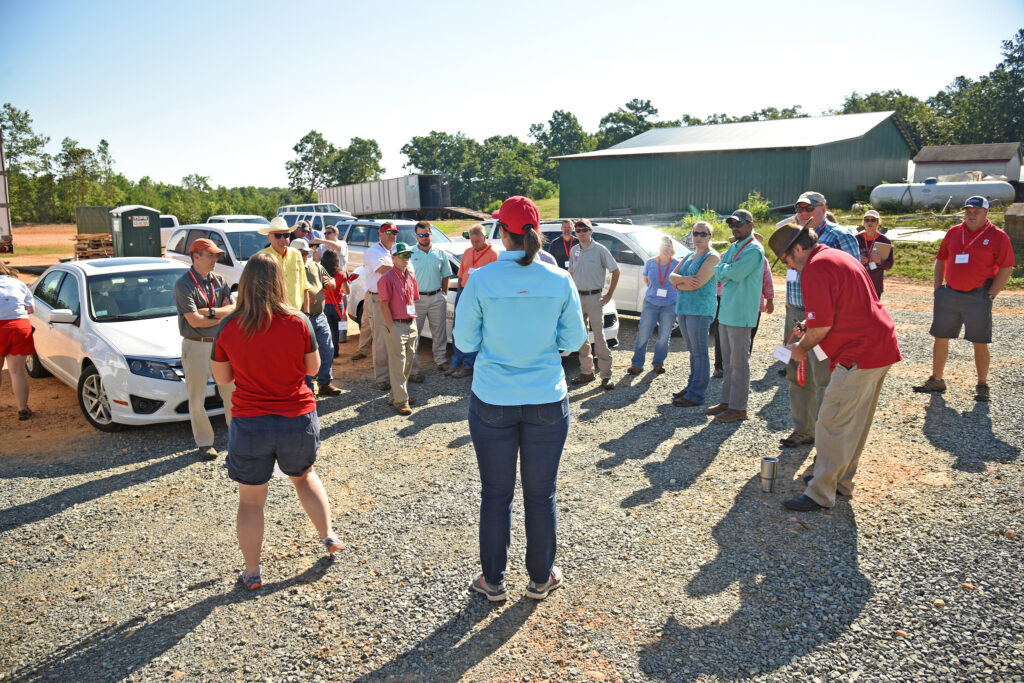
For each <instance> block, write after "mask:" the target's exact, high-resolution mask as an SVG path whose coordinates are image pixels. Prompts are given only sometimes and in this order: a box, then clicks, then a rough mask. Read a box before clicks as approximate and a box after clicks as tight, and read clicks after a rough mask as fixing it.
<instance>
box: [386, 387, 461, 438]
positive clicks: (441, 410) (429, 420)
mask: <svg viewBox="0 0 1024 683" xmlns="http://www.w3.org/2000/svg"><path fill="white" fill-rule="evenodd" d="M426 393H427V392H423V394H424V395H425V394H426ZM468 419H469V394H468V393H467V394H466V396H464V397H462V398H460V399H459V400H458V401H454V402H448V403H442V404H435V405H431V406H421V405H420V403H419V402H417V403H416V405H415V406H413V411H412V415H409V416H408V417H407V418H406V420H408V422H409V424H407V425H406V426H404V427H402V428H401V429H399V430H398V436H414V435H415V434H418V433H420V432H422V431H423V430H424V429H426V428H427V427H430V426H432V425H436V424H442V423H444V424H453V423H455V422H465V421H466V420H468ZM466 432H467V433H468V432H469V426H468V425H467V426H466Z"/></svg>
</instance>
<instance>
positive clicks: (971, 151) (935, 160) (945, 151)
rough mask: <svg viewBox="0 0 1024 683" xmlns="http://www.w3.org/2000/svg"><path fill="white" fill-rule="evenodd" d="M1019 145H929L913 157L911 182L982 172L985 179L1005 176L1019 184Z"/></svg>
mask: <svg viewBox="0 0 1024 683" xmlns="http://www.w3.org/2000/svg"><path fill="white" fill-rule="evenodd" d="M1021 154H1022V153H1021V144H1020V143H1019V142H995V143H991V144H984V145H929V146H927V147H922V148H921V151H920V152H918V153H917V156H915V157H914V159H913V161H914V182H915V183H923V182H924V181H925V179H926V178H937V177H939V176H940V175H952V174H954V173H963V172H964V171H981V172H983V173H985V174H986V175H992V176H1006V179H1007V180H1009V181H1011V182H1020V179H1021V178H1020V168H1021V160H1022V156H1021Z"/></svg>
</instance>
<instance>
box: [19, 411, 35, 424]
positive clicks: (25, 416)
mask: <svg viewBox="0 0 1024 683" xmlns="http://www.w3.org/2000/svg"><path fill="white" fill-rule="evenodd" d="M30 417H32V409H31V408H25V410H19V411H18V419H19V420H22V421H25V420H27V419H29V418H30Z"/></svg>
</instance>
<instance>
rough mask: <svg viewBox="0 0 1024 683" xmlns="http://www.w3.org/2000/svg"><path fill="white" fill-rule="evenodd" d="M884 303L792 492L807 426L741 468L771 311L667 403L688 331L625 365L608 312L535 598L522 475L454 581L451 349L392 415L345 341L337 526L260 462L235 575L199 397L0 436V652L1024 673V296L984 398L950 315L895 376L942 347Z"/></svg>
mask: <svg viewBox="0 0 1024 683" xmlns="http://www.w3.org/2000/svg"><path fill="white" fill-rule="evenodd" d="M886 303H887V304H889V305H890V311H891V312H892V314H893V316H894V318H895V319H896V321H897V325H898V332H899V338H900V345H901V348H902V350H903V354H904V357H905V361H904V362H903V363H901V364H899V365H898V366H896V367H894V368H893V370H892V371H891V373H890V375H889V377H888V379H887V380H886V384H885V388H884V390H883V394H882V399H881V402H880V405H879V411H878V415H877V416H876V419H875V426H874V431H873V432H872V439H871V443H870V444H869V445H868V448H867V449H866V451H865V453H864V457H863V459H862V467H861V472H860V473H859V474H858V489H857V491H856V492H855V495H854V497H853V499H852V500H851V499H840V501H839V502H838V504H837V505H836V507H835V508H833V510H831V511H829V512H818V513H809V514H800V513H791V512H787V511H786V510H784V509H783V508H782V507H781V506H780V505H779V501H780V500H781V499H782V498H784V497H789V496H791V495H794V494H796V493H798V492H799V491H800V490H801V487H800V486H799V485H798V480H797V477H798V475H799V474H802V473H803V472H804V470H805V469H806V468H807V467H808V466H809V464H810V462H811V456H812V453H813V450H812V449H810V448H801V449H796V450H793V451H785V452H783V453H782V454H781V458H782V462H781V468H780V476H781V481H780V482H779V486H778V487H777V489H776V492H774V493H771V494H766V493H762V492H761V489H760V483H759V479H758V471H759V463H758V461H759V459H760V457H761V456H763V455H774V454H778V447H777V445H776V444H777V441H778V438H779V437H781V436H785V435H786V434H787V433H788V432H789V427H790V425H789V418H788V399H787V390H786V387H785V380H783V379H782V378H780V377H778V376H777V374H776V369H777V367H778V366H777V365H774V364H773V363H772V359H771V357H770V351H771V348H772V347H773V346H774V344H775V343H776V340H777V339H779V337H781V324H782V316H781V315H778V314H776V315H774V316H770V317H766V318H764V320H763V323H762V328H761V331H760V333H759V335H758V339H757V342H756V344H755V351H754V356H753V360H752V367H753V369H752V376H753V382H752V384H753V389H752V398H751V410H750V412H751V415H752V419H750V420H748V421H746V422H744V423H740V424H732V425H717V424H712V423H711V422H710V420H709V418H706V417H705V416H704V415H703V414H702V412H700V411H699V410H697V411H695V410H685V409H678V408H674V407H672V406H671V405H669V403H668V399H669V394H670V393H671V392H672V391H675V390H677V389H679V388H681V386H682V383H683V382H685V378H686V364H687V360H686V355H685V353H683V352H679V349H680V347H681V340H680V339H678V338H676V339H673V342H672V344H673V353H672V354H671V355H670V356H669V360H668V362H667V366H666V367H667V368H668V372H667V373H666V374H665V375H660V376H655V375H653V374H651V375H648V374H643V375H639V376H637V377H628V376H626V375H625V369H626V367H628V365H629V358H630V354H631V347H632V341H633V335H634V334H635V330H636V320H635V319H629V318H625V319H624V320H623V325H622V335H621V342H622V344H621V346H620V347H619V349H618V350H616V351H615V352H614V356H615V379H616V380H617V381H619V386H618V387H617V388H616V389H615V391H612V392H610V393H605V392H604V391H601V390H600V389H599V388H597V385H596V383H595V384H592V385H590V386H589V387H584V388H581V389H575V390H573V392H572V412H573V425H572V428H571V431H570V436H569V441H568V443H567V445H566V449H565V454H564V456H563V459H562V467H561V472H560V477H559V515H560V517H559V522H560V529H559V541H560V545H559V550H558V560H557V561H558V564H559V565H560V566H561V567H562V568H563V570H564V572H565V577H566V585H565V586H564V588H562V589H560V590H558V591H556V592H554V593H553V594H552V596H551V598H549V599H548V600H547V601H545V602H541V603H537V602H535V601H533V600H530V599H529V598H526V597H525V594H524V591H525V587H526V583H527V581H528V579H527V576H526V574H525V570H524V568H523V565H522V558H523V551H524V548H523V532H522V507H521V498H518V497H517V501H516V512H515V515H516V516H515V517H514V520H513V525H514V526H513V530H514V531H513V543H512V550H511V566H510V573H509V588H510V597H509V600H508V602H507V603H505V604H504V605H499V606H491V605H489V604H488V603H487V602H486V601H485V600H484V599H483V598H482V596H479V595H476V594H473V593H471V592H470V591H469V590H468V584H469V581H470V580H471V579H472V578H473V577H474V576H475V575H476V573H477V572H478V566H479V565H478V560H477V550H476V535H477V523H476V516H477V505H478V478H477V473H476V463H475V457H474V454H473V450H472V445H471V443H470V440H469V433H468V429H467V425H466V421H465V415H466V405H467V401H466V394H467V392H468V390H469V380H468V379H465V380H452V379H449V378H446V377H443V376H440V375H437V374H429V375H428V376H427V381H426V382H425V383H424V384H422V385H413V388H414V395H416V396H418V397H419V398H420V399H421V407H418V408H417V410H416V411H415V412H414V414H413V415H412V416H411V417H408V418H403V417H400V416H397V415H395V414H394V412H393V411H392V410H390V409H389V408H388V407H387V406H386V405H385V402H384V399H383V396H381V394H380V392H378V391H376V389H375V388H374V386H373V382H372V381H371V379H370V370H369V365H368V364H366V362H365V361H361V362H360V363H358V364H355V367H354V369H353V370H351V371H350V372H349V374H348V375H347V377H346V378H345V380H344V381H343V385H344V386H345V393H344V394H343V395H342V396H339V397H336V398H332V399H328V400H325V401H322V402H321V403H320V415H321V425H322V437H323V439H324V444H323V448H322V450H321V454H320V459H319V462H318V464H317V470H318V471H319V473H320V476H321V478H322V479H323V480H324V483H325V485H326V487H327V490H328V494H329V496H330V498H331V502H332V505H333V506H334V518H335V523H336V526H335V528H336V530H337V531H338V532H339V533H340V534H341V535H342V536H343V538H344V539H345V540H346V542H347V543H348V546H347V547H346V548H345V550H343V551H342V552H340V553H338V554H337V555H336V556H334V558H333V559H328V558H326V557H324V555H323V552H322V550H321V549H320V547H319V544H318V543H317V539H316V537H315V533H314V531H313V530H312V527H311V526H310V525H309V523H308V522H307V521H306V519H305V517H304V515H303V514H302V511H301V509H300V508H299V505H298V502H297V500H296V498H295V495H294V493H293V492H292V490H291V487H290V485H288V483H287V481H286V480H282V479H275V480H274V481H273V482H272V485H271V487H270V497H269V501H268V504H267V519H266V526H267V534H266V540H265V546H264V549H265V553H264V565H263V571H264V580H265V581H266V583H265V585H264V587H263V588H262V589H260V590H259V591H256V592H254V593H248V592H246V591H244V590H242V589H241V588H240V587H239V585H238V583H237V581H236V575H237V571H238V569H239V567H240V564H241V558H240V553H239V551H238V549H237V546H236V543H235V538H234V512H235V502H236V496H235V489H234V487H233V485H232V483H231V482H230V480H228V479H227V477H226V471H225V469H224V468H223V462H222V460H221V461H217V462H213V463H205V462H200V461H198V460H197V459H196V458H195V456H194V450H193V448H192V444H191V434H190V432H189V429H188V425H187V423H180V424H178V425H171V426H163V427H155V428H146V429H134V430H129V431H126V432H123V433H120V434H116V435H109V436H108V435H104V436H103V437H102V439H101V440H100V441H98V443H99V444H100V445H99V447H98V448H90V449H89V450H88V452H65V453H40V454H38V456H33V457H23V458H15V457H7V456H5V457H4V458H3V460H0V478H2V483H0V509H2V510H3V513H2V515H0V581H2V585H3V586H4V588H5V590H4V591H3V594H2V596H0V619H2V621H3V624H4V626H3V637H2V642H0V679H18V680H58V679H59V680H81V681H93V680H119V679H131V680H143V679H145V680H151V679H163V678H172V679H181V678H185V679H208V680H213V679H216V680H229V679H239V680H242V679H244V680H275V681H276V680H324V679H331V680H431V681H433V680H453V679H458V678H464V679H466V680H537V679H552V680H587V681H592V680H673V681H675V680H693V679H703V680H736V679H745V678H752V679H756V680H774V681H826V680H844V681H852V680H856V679H858V678H859V679H862V680H865V681H888V680H900V681H902V680H922V679H943V680H950V679H960V680H966V679H971V680H1021V679H1024V610H1022V609H1021V598H1022V594H1024V587H1022V584H1021V580H1022V577H1024V572H1022V566H1024V550H1022V545H1021V536H1022V535H1024V524H1022V518H1024V515H1022V510H1024V494H1022V486H1024V468H1022V460H1021V458H1020V450H1021V446H1022V444H1024V433H1022V432H1024V430H1022V420H1021V418H1020V415H1021V414H1022V413H1024V386H1022V377H1024V373H1022V369H1024V347H1022V346H1021V344H1020V343H1019V341H1018V340H1019V339H1020V338H1021V337H1024V315H1022V313H1024V297H1022V296H1020V295H1019V294H1017V295H1012V296H1004V297H1001V298H1000V299H999V304H1000V308H999V310H998V312H999V314H1000V315H998V317H997V323H996V333H995V334H996V338H997V339H998V340H1000V341H999V343H997V344H996V345H994V347H993V351H994V353H993V355H994V362H993V370H992V380H991V383H992V386H993V400H992V402H991V403H990V404H988V405H986V404H983V403H976V402H975V401H973V400H972V393H973V392H972V388H973V382H974V380H973V377H972V375H973V367H972V365H971V361H970V348H969V345H968V344H967V343H966V342H958V343H955V344H954V345H953V348H952V353H951V359H950V366H949V372H948V380H947V381H948V382H949V384H950V390H949V391H948V392H947V393H946V394H944V395H941V396H939V395H921V394H914V393H912V392H911V390H910V387H911V385H912V384H913V383H916V382H919V381H921V380H923V379H924V378H925V377H926V376H927V375H928V371H929V370H928V368H929V363H930V357H931V341H930V337H928V336H927V328H928V323H929V320H930V291H928V290H926V289H923V288H920V287H912V286H903V287H899V286H891V288H890V289H888V290H887V292H886ZM350 347H351V345H350ZM344 365H345V366H346V367H351V366H352V364H350V363H348V361H344ZM577 368H578V366H577V364H576V363H575V361H570V363H569V365H568V366H567V371H568V372H569V374H570V375H572V374H574V373H575V372H576V371H577ZM719 386H720V380H712V385H711V388H710V390H709V400H710V401H712V402H713V401H714V400H715V399H717V395H718V390H719ZM218 436H219V441H218V445H219V446H221V447H223V446H225V445H226V431H225V430H224V429H223V425H222V424H220V427H219V432H218ZM90 443H92V442H90Z"/></svg>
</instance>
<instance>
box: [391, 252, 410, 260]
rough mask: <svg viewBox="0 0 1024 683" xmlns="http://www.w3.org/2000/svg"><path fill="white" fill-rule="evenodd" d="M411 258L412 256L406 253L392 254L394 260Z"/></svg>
mask: <svg viewBox="0 0 1024 683" xmlns="http://www.w3.org/2000/svg"><path fill="white" fill-rule="evenodd" d="M411 256H412V254H411V253H409V252H407V251H403V252H402V253H401V254H394V257H395V258H400V259H408V258H410V257H411Z"/></svg>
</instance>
